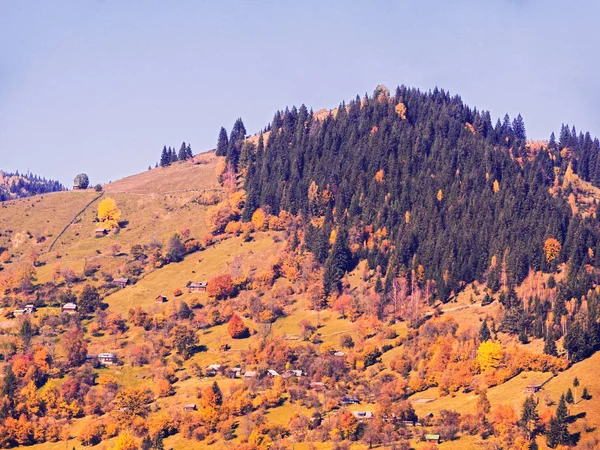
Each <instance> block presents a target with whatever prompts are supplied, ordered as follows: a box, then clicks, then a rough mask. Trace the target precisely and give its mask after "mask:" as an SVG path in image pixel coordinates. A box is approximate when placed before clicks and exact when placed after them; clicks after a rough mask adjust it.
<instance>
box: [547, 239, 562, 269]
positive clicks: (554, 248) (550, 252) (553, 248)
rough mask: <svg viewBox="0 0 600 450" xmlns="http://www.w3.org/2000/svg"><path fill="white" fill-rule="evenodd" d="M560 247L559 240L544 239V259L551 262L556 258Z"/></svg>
mask: <svg viewBox="0 0 600 450" xmlns="http://www.w3.org/2000/svg"><path fill="white" fill-rule="evenodd" d="M561 248H562V247H561V245H560V242H558V241H557V240H556V239H554V238H548V239H546V241H545V242H544V254H545V255H546V261H547V262H548V264H552V262H553V261H554V260H556V258H558V255H560V250H561Z"/></svg>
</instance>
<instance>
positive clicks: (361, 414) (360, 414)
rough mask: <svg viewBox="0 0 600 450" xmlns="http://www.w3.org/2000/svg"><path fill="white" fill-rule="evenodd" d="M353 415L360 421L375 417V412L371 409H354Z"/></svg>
mask: <svg viewBox="0 0 600 450" xmlns="http://www.w3.org/2000/svg"><path fill="white" fill-rule="evenodd" d="M352 415H353V416H354V417H356V418H357V419H358V420H359V421H362V420H367V419H372V418H373V413H372V412H371V411H353V412H352Z"/></svg>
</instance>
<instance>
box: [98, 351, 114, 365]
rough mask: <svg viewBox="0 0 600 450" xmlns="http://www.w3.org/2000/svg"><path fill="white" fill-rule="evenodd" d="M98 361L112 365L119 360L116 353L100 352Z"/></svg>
mask: <svg viewBox="0 0 600 450" xmlns="http://www.w3.org/2000/svg"><path fill="white" fill-rule="evenodd" d="M98 361H99V362H100V364H104V365H105V366H107V365H112V364H115V363H116V362H117V357H116V356H115V354H114V353H100V354H99V355H98Z"/></svg>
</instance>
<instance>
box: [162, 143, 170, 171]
mask: <svg viewBox="0 0 600 450" xmlns="http://www.w3.org/2000/svg"><path fill="white" fill-rule="evenodd" d="M169 164H171V155H169V153H168V152H167V146H166V145H165V146H164V147H163V149H162V153H161V154H160V167H167V166H168V165H169Z"/></svg>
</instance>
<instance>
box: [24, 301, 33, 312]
mask: <svg viewBox="0 0 600 450" xmlns="http://www.w3.org/2000/svg"><path fill="white" fill-rule="evenodd" d="M23 309H24V310H25V314H33V313H34V312H35V310H36V308H35V305H33V303H28V304H27V305H25V307H24V308H23Z"/></svg>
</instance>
